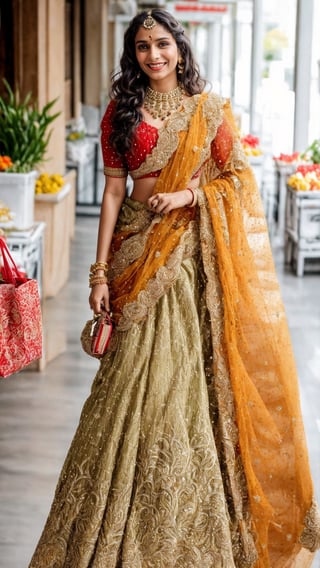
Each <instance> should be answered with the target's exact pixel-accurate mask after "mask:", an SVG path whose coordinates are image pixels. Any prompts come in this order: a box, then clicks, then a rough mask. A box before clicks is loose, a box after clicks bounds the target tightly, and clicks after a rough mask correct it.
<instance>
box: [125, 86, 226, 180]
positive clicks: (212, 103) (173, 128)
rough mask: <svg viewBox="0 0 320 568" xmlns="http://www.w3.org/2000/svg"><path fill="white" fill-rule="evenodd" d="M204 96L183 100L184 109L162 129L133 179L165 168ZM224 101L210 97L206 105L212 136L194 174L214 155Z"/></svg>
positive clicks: (213, 96) (201, 154) (204, 148)
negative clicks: (213, 148)
mask: <svg viewBox="0 0 320 568" xmlns="http://www.w3.org/2000/svg"><path fill="white" fill-rule="evenodd" d="M200 97H201V95H194V96H193V97H189V98H187V99H185V100H184V101H183V110H182V111H181V110H180V111H179V112H176V113H173V114H172V115H171V116H170V119H169V120H168V121H167V122H166V124H165V125H164V126H163V128H160V129H159V136H158V141H157V144H156V146H155V147H154V148H153V149H152V152H151V153H150V154H148V155H147V157H146V159H145V161H144V162H143V163H142V164H141V166H140V167H139V168H138V169H136V170H132V171H130V175H131V177H132V178H133V179H137V178H140V177H141V176H143V175H146V174H149V173H150V172H155V171H158V170H161V169H162V168H164V166H165V165H166V164H167V163H168V161H169V159H170V158H171V156H172V154H173V152H174V151H175V150H176V149H177V147H178V144H179V132H180V131H182V130H187V129H188V124H189V122H190V120H191V117H192V116H193V114H194V112H195V109H196V107H197V105H198V103H199V99H200ZM224 102H225V101H224V99H222V98H221V97H219V96H218V95H215V94H209V95H208V98H207V100H206V101H205V104H204V112H205V115H206V118H207V121H208V134H207V138H206V143H205V145H204V147H203V148H202V149H201V152H200V160H199V164H198V166H197V168H196V169H195V171H194V172H193V175H194V174H195V173H196V172H197V170H198V169H199V168H200V167H201V164H202V163H203V162H204V161H205V160H207V159H208V157H209V156H210V143H211V140H212V139H213V138H214V136H215V134H216V132H217V130H218V127H219V124H220V123H221V122H222V119H223V104H224Z"/></svg>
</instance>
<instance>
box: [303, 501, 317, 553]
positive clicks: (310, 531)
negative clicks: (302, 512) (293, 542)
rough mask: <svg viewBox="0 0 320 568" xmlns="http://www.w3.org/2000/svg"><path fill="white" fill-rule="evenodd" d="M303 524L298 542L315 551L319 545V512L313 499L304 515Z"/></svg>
mask: <svg viewBox="0 0 320 568" xmlns="http://www.w3.org/2000/svg"><path fill="white" fill-rule="evenodd" d="M304 526H305V528H304V530H303V533H302V535H301V537H300V542H301V544H302V546H304V547H305V548H307V549H308V550H310V551H311V552H315V551H316V550H317V549H318V548H319V547H320V512H319V508H318V505H317V503H316V501H315V500H314V501H313V502H312V505H311V508H310V510H309V511H308V513H307V515H306V518H305V521H304Z"/></svg>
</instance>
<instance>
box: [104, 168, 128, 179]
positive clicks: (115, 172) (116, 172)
mask: <svg viewBox="0 0 320 568" xmlns="http://www.w3.org/2000/svg"><path fill="white" fill-rule="evenodd" d="M103 171H104V174H105V175H106V176H111V177H127V175H128V171H127V170H126V169H125V168H110V167H108V166H105V167H104V168H103Z"/></svg>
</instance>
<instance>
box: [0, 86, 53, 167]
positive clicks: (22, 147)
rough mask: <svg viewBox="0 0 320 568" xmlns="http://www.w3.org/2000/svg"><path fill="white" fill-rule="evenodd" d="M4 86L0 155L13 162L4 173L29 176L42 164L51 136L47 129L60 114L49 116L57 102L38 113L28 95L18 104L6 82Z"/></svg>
mask: <svg viewBox="0 0 320 568" xmlns="http://www.w3.org/2000/svg"><path fill="white" fill-rule="evenodd" d="M3 82H4V84H5V86H6V89H7V96H6V97H5V98H3V97H1V96H0V155H6V156H10V158H11V160H12V162H13V165H12V166H11V167H10V168H8V169H7V170H6V171H7V172H19V173H21V172H22V173H26V172H30V171H32V170H34V169H35V167H36V166H37V165H38V164H40V163H41V162H43V161H44V157H45V153H46V150H47V146H48V143H49V140H50V136H51V132H52V131H50V132H48V127H49V125H50V124H51V123H52V122H53V121H54V120H55V119H56V118H57V116H59V114H60V113H59V112H58V113H56V114H50V111H51V109H52V107H53V105H54V104H55V102H56V101H57V99H54V100H53V101H50V102H49V103H47V104H46V105H45V106H44V107H43V108H42V110H41V111H40V110H39V109H38V105H37V104H36V102H34V101H32V95H31V93H28V94H27V96H26V97H25V98H24V99H23V100H20V96H19V92H16V93H14V92H13V91H12V89H11V87H10V85H9V83H8V82H7V81H6V80H5V79H3Z"/></svg>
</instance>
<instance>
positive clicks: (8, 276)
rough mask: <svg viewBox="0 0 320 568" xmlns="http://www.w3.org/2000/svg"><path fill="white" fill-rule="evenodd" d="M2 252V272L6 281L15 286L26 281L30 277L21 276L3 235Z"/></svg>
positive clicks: (0, 247)
mask: <svg viewBox="0 0 320 568" xmlns="http://www.w3.org/2000/svg"><path fill="white" fill-rule="evenodd" d="M0 252H1V255H2V266H1V273H2V278H3V280H4V282H6V283H7V284H14V285H15V286H17V285H18V284H22V283H23V282H26V281H27V280H28V278H25V277H24V276H21V274H20V272H19V270H18V268H17V265H16V263H15V262H14V260H13V258H12V256H11V254H10V251H9V249H8V246H7V243H6V241H5V240H4V238H3V237H0Z"/></svg>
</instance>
